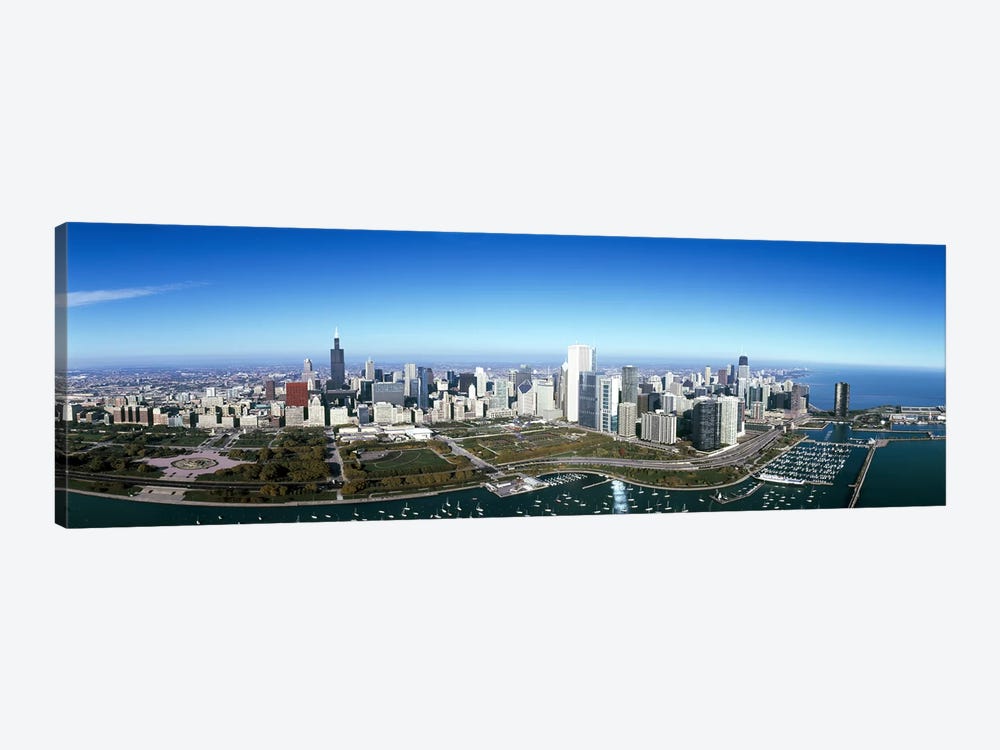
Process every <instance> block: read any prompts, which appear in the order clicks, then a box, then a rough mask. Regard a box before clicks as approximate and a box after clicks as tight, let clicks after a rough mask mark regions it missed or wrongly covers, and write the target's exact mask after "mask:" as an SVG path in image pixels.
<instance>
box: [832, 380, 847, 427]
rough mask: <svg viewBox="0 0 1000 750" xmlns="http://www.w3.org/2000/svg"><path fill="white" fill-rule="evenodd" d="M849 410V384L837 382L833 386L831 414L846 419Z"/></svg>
mask: <svg viewBox="0 0 1000 750" xmlns="http://www.w3.org/2000/svg"><path fill="white" fill-rule="evenodd" d="M850 410H851V386H849V385H848V384H847V383H837V384H836V385H835V386H834V387H833V416H835V417H837V418H839V419H847V413H848V412H849V411H850Z"/></svg>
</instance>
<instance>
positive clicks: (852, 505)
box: [847, 440, 889, 508]
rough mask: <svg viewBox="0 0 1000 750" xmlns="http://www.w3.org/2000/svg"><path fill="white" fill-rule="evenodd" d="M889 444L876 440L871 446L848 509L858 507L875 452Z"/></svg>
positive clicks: (886, 441)
mask: <svg viewBox="0 0 1000 750" xmlns="http://www.w3.org/2000/svg"><path fill="white" fill-rule="evenodd" d="M888 444H889V441H888V440H876V441H875V442H874V443H872V444H871V447H870V448H869V449H868V455H867V456H865V463H864V465H863V466H862V467H861V472H860V473H859V474H858V481H856V482H855V483H854V493H853V494H852V495H851V502H849V503H848V504H847V507H848V508H856V507H857V505H858V498H859V497H861V485H863V484H864V483H865V477H866V476H867V475H868V467H869V466H871V465H872V459H873V458H875V451H876V450H878V449H879V448H882V447H884V446H886V445H888Z"/></svg>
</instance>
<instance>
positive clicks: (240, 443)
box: [232, 430, 275, 448]
mask: <svg viewBox="0 0 1000 750" xmlns="http://www.w3.org/2000/svg"><path fill="white" fill-rule="evenodd" d="M274 437H275V433H273V432H264V431H263V430H257V431H255V432H248V433H246V434H243V435H240V436H239V438H237V440H236V442H235V443H233V446H232V447H234V448H266V447H267V446H268V445H270V443H271V441H272V440H274Z"/></svg>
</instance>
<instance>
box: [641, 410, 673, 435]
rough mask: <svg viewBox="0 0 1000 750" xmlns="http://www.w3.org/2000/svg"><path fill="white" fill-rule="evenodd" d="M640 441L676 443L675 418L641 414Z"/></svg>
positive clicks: (665, 415)
mask: <svg viewBox="0 0 1000 750" xmlns="http://www.w3.org/2000/svg"><path fill="white" fill-rule="evenodd" d="M642 439H643V440H649V441H650V442H653V443H674V442H677V417H675V416H674V415H673V414H656V413H654V412H649V413H647V414H643V415H642Z"/></svg>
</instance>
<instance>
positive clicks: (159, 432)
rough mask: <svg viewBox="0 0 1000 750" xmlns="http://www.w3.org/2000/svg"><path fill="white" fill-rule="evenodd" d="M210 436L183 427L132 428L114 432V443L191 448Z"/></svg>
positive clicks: (204, 432)
mask: <svg viewBox="0 0 1000 750" xmlns="http://www.w3.org/2000/svg"><path fill="white" fill-rule="evenodd" d="M210 436H211V433H209V432H208V431H207V430H192V429H189V428H185V427H132V428H130V429H127V430H126V429H122V430H121V431H118V432H116V434H115V436H114V441H115V442H116V443H121V444H129V443H137V442H138V443H142V444H143V445H172V446H177V447H180V448H193V447H194V446H196V445H201V444H202V443H204V442H205V441H206V440H208V438H209V437H210Z"/></svg>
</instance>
